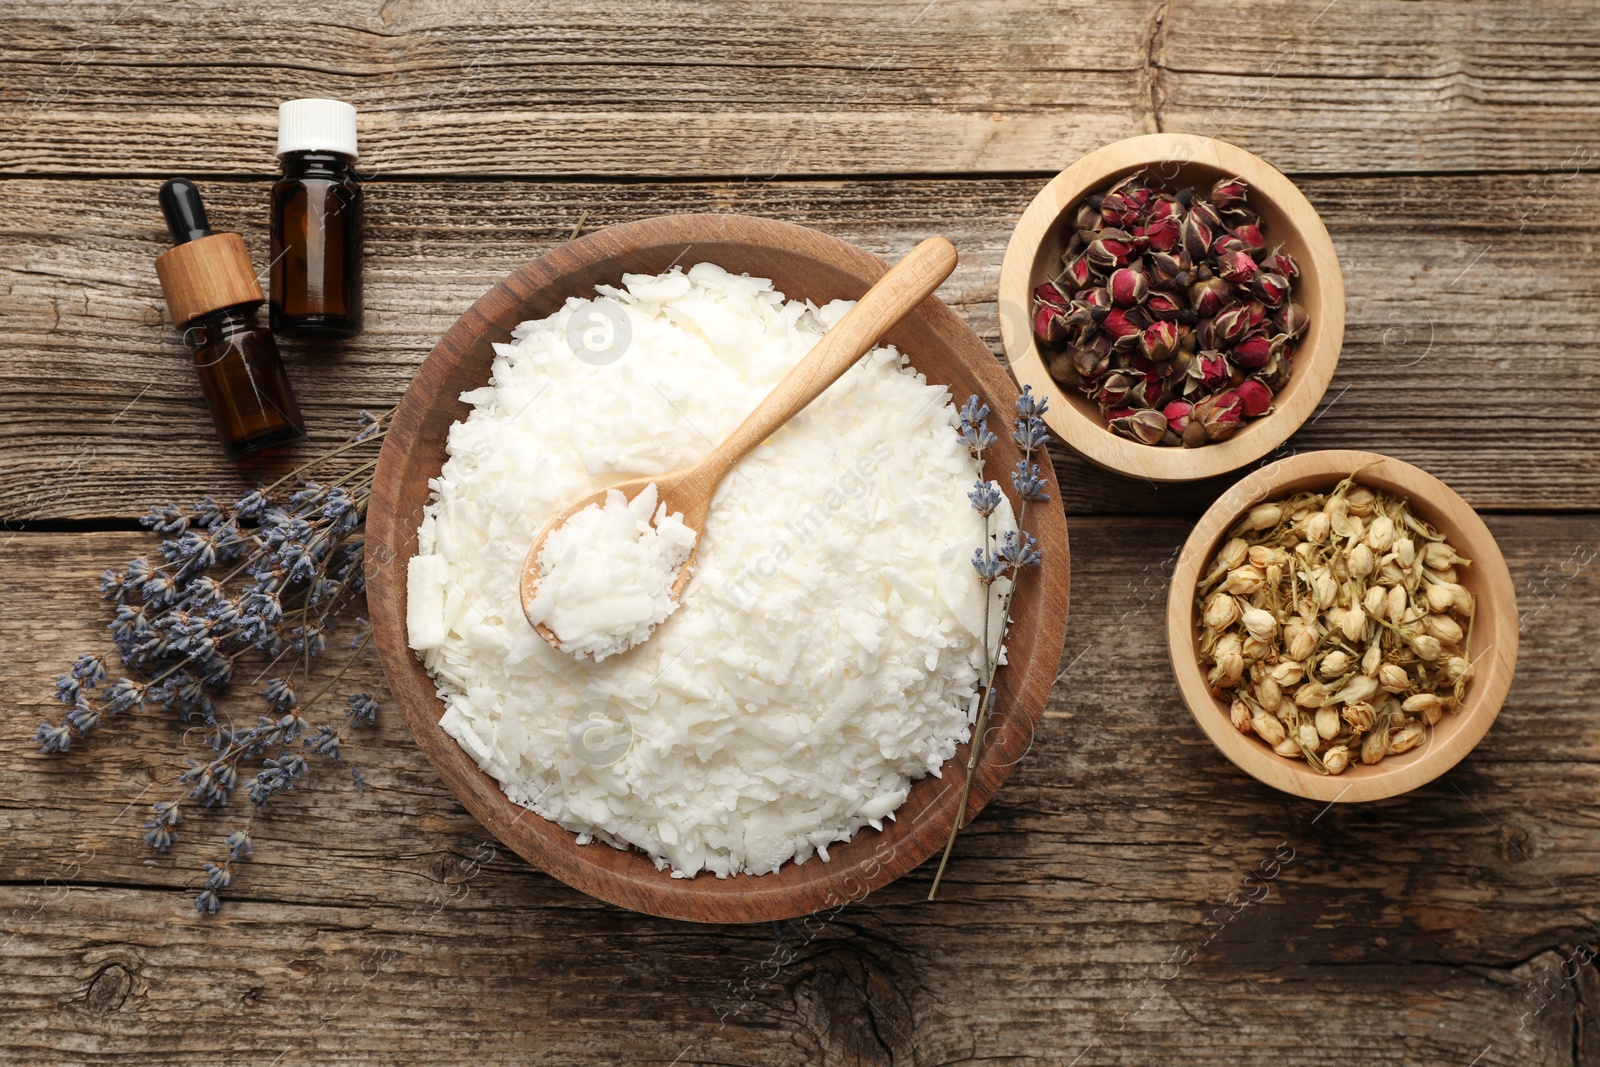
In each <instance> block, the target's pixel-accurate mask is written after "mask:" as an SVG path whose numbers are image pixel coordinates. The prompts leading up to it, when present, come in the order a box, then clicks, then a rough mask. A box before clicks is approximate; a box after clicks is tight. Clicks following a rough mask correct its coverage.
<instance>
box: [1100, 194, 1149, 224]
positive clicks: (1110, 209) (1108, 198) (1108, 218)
mask: <svg viewBox="0 0 1600 1067" xmlns="http://www.w3.org/2000/svg"><path fill="white" fill-rule="evenodd" d="M1100 217H1101V218H1103V219H1104V220H1105V222H1106V225H1107V226H1131V225H1132V224H1133V223H1134V222H1136V221H1137V220H1138V217H1139V205H1138V204H1136V203H1134V201H1132V200H1131V199H1129V198H1128V197H1127V196H1125V195H1124V194H1122V193H1120V192H1113V193H1107V194H1106V195H1105V197H1104V199H1102V200H1101V201H1100Z"/></svg>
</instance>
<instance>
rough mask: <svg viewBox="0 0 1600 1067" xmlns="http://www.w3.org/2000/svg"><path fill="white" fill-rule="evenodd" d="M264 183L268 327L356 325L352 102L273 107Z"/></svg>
mask: <svg viewBox="0 0 1600 1067" xmlns="http://www.w3.org/2000/svg"><path fill="white" fill-rule="evenodd" d="M278 160H279V162H280V163H281V165H282V167H283V177H282V178H280V179H279V180H278V181H277V182H276V183H274V185H273V186H272V264H271V267H270V268H269V271H270V274H271V277H272V303H271V323H272V332H273V333H275V334H277V335H278V336H279V337H305V338H338V337H354V336H355V335H356V334H358V333H360V332H361V314H362V291H361V251H362V228H363V225H364V222H363V215H364V213H365V207H364V205H363V202H362V195H361V185H360V183H359V182H357V181H356V175H355V161H356V109H355V108H353V107H351V106H350V105H349V104H346V103H344V102H343V101H341V100H290V101H289V102H288V103H286V104H283V105H282V106H280V107H279V108H278Z"/></svg>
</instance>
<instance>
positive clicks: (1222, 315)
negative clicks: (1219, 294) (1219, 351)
mask: <svg viewBox="0 0 1600 1067" xmlns="http://www.w3.org/2000/svg"><path fill="white" fill-rule="evenodd" d="M1211 325H1212V328H1213V329H1215V330H1216V332H1217V340H1219V341H1221V342H1223V343H1224V344H1235V343H1237V342H1238V341H1239V340H1240V338H1242V337H1244V335H1245V333H1246V332H1247V331H1248V330H1249V329H1250V308H1249V306H1248V305H1245V304H1234V305H1233V306H1232V307H1227V308H1223V309H1222V310H1221V311H1219V312H1217V313H1216V314H1215V315H1214V316H1212V318H1211Z"/></svg>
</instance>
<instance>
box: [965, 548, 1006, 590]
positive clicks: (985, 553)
mask: <svg viewBox="0 0 1600 1067" xmlns="http://www.w3.org/2000/svg"><path fill="white" fill-rule="evenodd" d="M972 569H973V570H975V571H977V572H978V580H979V581H980V582H982V583H983V584H984V585H990V584H991V583H993V582H994V580H995V579H996V578H998V577H1000V576H1001V575H1002V574H1004V573H1005V572H1006V561H1005V560H1003V559H1001V558H1000V556H999V555H998V554H997V553H995V552H992V551H989V550H988V549H983V548H979V549H975V550H974V551H973V553H972Z"/></svg>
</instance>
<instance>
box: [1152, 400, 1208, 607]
mask: <svg viewBox="0 0 1600 1067" xmlns="http://www.w3.org/2000/svg"><path fill="white" fill-rule="evenodd" d="M1193 410H1194V405H1193V404H1191V403H1189V402H1188V401H1187V400H1174V401H1173V402H1172V403H1170V404H1168V405H1167V406H1166V407H1164V408H1162V409H1161V414H1163V415H1165V416H1166V417H1167V428H1168V429H1170V430H1171V431H1172V432H1173V433H1182V432H1183V431H1184V430H1187V429H1188V428H1189V413H1190V412H1192V411H1193ZM1218 629H1221V627H1218Z"/></svg>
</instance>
